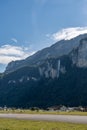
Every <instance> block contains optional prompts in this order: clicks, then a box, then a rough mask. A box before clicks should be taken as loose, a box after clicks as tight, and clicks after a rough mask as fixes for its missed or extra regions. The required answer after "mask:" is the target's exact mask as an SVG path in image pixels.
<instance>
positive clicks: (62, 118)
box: [0, 114, 87, 124]
mask: <svg viewBox="0 0 87 130" xmlns="http://www.w3.org/2000/svg"><path fill="white" fill-rule="evenodd" d="M0 118H14V119H24V120H35V121H58V122H70V123H80V124H87V116H71V115H44V114H41V115H40V114H0Z"/></svg>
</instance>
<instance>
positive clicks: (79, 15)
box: [0, 0, 87, 72]
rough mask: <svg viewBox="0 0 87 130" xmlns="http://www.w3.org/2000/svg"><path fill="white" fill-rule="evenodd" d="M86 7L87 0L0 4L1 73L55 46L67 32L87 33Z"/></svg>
mask: <svg viewBox="0 0 87 130" xmlns="http://www.w3.org/2000/svg"><path fill="white" fill-rule="evenodd" d="M86 6H87V0H0V72H2V71H3V70H4V69H5V67H6V65H7V63H8V62H10V61H11V60H20V59H24V58H25V57H27V56H28V55H31V54H33V53H34V52H36V51H38V50H40V49H42V48H44V47H47V46H50V45H51V44H53V43H55V41H57V40H58V35H56V36H57V39H56V37H53V36H54V35H55V34H62V33H60V32H61V30H63V29H65V31H66V29H67V28H75V27H80V28H81V27H82V28H84V27H85V29H86V30H87V28H86V27H87V7H86ZM62 32H63V31H62ZM12 50H13V51H12Z"/></svg>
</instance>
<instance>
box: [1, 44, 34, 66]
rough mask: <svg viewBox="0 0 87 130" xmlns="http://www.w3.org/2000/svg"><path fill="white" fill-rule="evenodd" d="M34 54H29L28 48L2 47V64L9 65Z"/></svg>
mask: <svg viewBox="0 0 87 130" xmlns="http://www.w3.org/2000/svg"><path fill="white" fill-rule="evenodd" d="M32 54H34V52H29V48H27V47H20V46H12V45H3V46H1V47H0V63H1V64H8V63H9V62H10V61H15V60H21V59H25V58H26V57H28V56H30V55H32Z"/></svg>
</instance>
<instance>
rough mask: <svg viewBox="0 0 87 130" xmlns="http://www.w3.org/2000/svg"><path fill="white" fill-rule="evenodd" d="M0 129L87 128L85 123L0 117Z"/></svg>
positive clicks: (81, 129) (76, 129)
mask: <svg viewBox="0 0 87 130" xmlns="http://www.w3.org/2000/svg"><path fill="white" fill-rule="evenodd" d="M0 130H87V124H73V123H61V122H47V121H28V120H17V119H3V118H2V119H0Z"/></svg>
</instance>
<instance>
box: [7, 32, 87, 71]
mask: <svg viewBox="0 0 87 130" xmlns="http://www.w3.org/2000/svg"><path fill="white" fill-rule="evenodd" d="M85 37H87V34H84V35H80V36H77V37H76V38H73V39H71V40H61V41H59V42H57V43H55V44H53V45H52V46H50V47H47V48H45V49H42V50H40V51H38V52H36V53H35V54H34V55H32V56H29V57H28V58H26V59H25V60H21V61H12V62H10V63H9V64H8V66H7V67H6V71H5V72H6V73H9V72H12V71H14V70H17V69H19V68H21V67H24V66H30V65H31V66H32V65H36V64H37V65H38V64H40V63H41V62H42V61H43V60H44V59H46V58H52V57H60V56H63V55H66V54H68V53H69V52H71V51H72V49H73V48H76V47H77V46H78V45H79V42H80V40H81V39H83V38H85Z"/></svg>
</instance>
